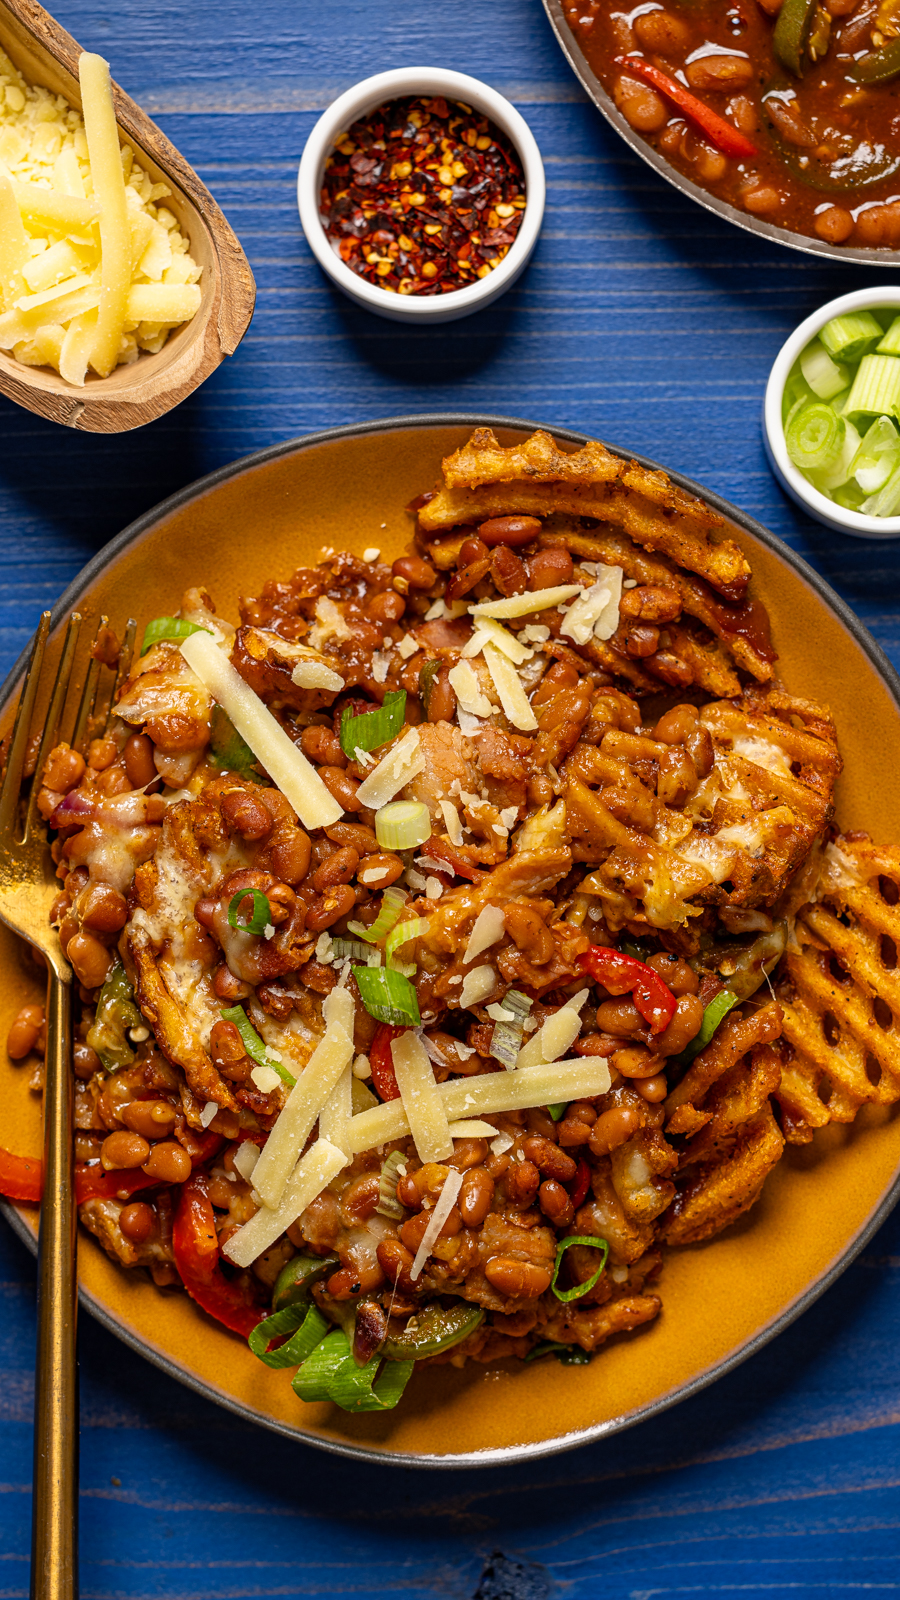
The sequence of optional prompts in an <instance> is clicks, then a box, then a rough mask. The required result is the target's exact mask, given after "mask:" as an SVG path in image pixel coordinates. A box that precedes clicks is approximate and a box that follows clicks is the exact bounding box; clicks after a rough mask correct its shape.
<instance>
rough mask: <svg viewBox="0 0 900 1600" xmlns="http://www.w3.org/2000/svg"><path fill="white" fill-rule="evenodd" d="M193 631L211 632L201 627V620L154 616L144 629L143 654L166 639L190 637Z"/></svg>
mask: <svg viewBox="0 0 900 1600" xmlns="http://www.w3.org/2000/svg"><path fill="white" fill-rule="evenodd" d="M192 633H209V629H208V628H201V626H200V624H199V622H187V621H185V619H184V617H154V618H153V621H152V622H148V623H147V626H146V628H145V629H144V639H143V643H142V645H141V655H142V656H145V655H146V654H147V651H148V650H152V648H153V646H154V645H155V644H161V643H162V641H163V640H164V639H189V638H190V636H191V634H192Z"/></svg>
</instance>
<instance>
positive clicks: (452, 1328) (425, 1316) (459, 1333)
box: [378, 1305, 484, 1361]
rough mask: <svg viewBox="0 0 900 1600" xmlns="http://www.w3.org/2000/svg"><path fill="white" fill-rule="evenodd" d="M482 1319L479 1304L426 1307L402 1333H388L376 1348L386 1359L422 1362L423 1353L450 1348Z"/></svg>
mask: <svg viewBox="0 0 900 1600" xmlns="http://www.w3.org/2000/svg"><path fill="white" fill-rule="evenodd" d="M483 1321H484V1310H483V1308H482V1307H481V1306H471V1305H469V1306H467V1305H455V1306H450V1307H449V1308H445V1307H444V1306H439V1305H430V1306H426V1307H425V1309H424V1311H417V1312H416V1314H415V1316H414V1317H411V1318H410V1320H409V1322H408V1323H407V1324H406V1327H405V1328H404V1330H403V1332H402V1333H398V1334H393V1335H391V1334H389V1335H388V1337H387V1338H386V1339H385V1340H384V1342H383V1344H381V1345H379V1347H378V1348H379V1354H380V1355H382V1356H385V1357H386V1359H387V1360H389V1361H424V1360H425V1358H426V1356H434V1355H437V1354H438V1353H439V1352H440V1351H444V1350H450V1349H452V1347H453V1346H454V1345H455V1344H459V1343H460V1342H461V1340H463V1339H465V1338H467V1337H468V1335H469V1334H470V1333H474V1332H475V1329H476V1328H478V1327H480V1326H481V1324H482V1322H483Z"/></svg>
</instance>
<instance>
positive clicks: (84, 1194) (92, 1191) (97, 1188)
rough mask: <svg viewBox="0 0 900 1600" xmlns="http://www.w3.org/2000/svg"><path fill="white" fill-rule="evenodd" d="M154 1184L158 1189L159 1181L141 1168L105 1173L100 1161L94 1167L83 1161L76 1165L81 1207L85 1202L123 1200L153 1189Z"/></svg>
mask: <svg viewBox="0 0 900 1600" xmlns="http://www.w3.org/2000/svg"><path fill="white" fill-rule="evenodd" d="M154 1184H155V1185H156V1187H157V1188H158V1187H159V1179H158V1178H151V1177H150V1175H149V1173H146V1172H142V1171H141V1169H140V1167H130V1168H128V1169H127V1170H126V1169H124V1168H117V1169H116V1170H114V1171H113V1172H104V1170H103V1168H102V1167H101V1165H100V1163H99V1161H98V1162H96V1163H95V1164H93V1165H92V1166H87V1165H85V1164H84V1163H83V1162H81V1161H78V1162H76V1164H75V1204H76V1205H79V1206H81V1205H83V1204H84V1202H85V1200H117V1199H121V1197H122V1195H124V1194H137V1192H138V1190H139V1189H152V1188H153V1186H154Z"/></svg>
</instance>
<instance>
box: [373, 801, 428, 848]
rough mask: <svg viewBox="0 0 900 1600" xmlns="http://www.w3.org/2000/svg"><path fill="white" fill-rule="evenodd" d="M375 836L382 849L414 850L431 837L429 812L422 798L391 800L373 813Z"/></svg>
mask: <svg viewBox="0 0 900 1600" xmlns="http://www.w3.org/2000/svg"><path fill="white" fill-rule="evenodd" d="M375 837H376V839H377V840H378V843H379V844H380V845H381V847H382V849H383V850H415V848H416V846H417V845H420V844H424V843H425V840H426V839H430V838H431V813H430V812H429V810H428V807H427V806H426V805H425V803H424V802H423V801H422V800H391V801H390V803H389V804H388V805H386V806H382V807H381V810H380V811H376V813H375Z"/></svg>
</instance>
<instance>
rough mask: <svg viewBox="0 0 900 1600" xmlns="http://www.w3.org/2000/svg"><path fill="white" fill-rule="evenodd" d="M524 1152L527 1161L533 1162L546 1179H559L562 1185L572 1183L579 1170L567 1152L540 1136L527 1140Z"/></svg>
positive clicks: (523, 1147) (533, 1136)
mask: <svg viewBox="0 0 900 1600" xmlns="http://www.w3.org/2000/svg"><path fill="white" fill-rule="evenodd" d="M522 1150H523V1151H524V1154H525V1157H526V1159H527V1160H528V1161H533V1162H534V1164H535V1166H536V1167H538V1168H539V1169H540V1171H541V1173H542V1174H543V1176H544V1177H545V1178H557V1179H559V1181H560V1182H561V1183H570V1182H571V1180H572V1179H573V1178H574V1176H575V1173H576V1171H577V1170H578V1169H577V1167H576V1164H575V1162H574V1161H573V1160H572V1157H571V1156H567V1155H566V1152H565V1150H560V1149H559V1147H558V1146H557V1145H555V1144H553V1143H552V1142H551V1140H550V1139H542V1138H541V1137H540V1135H539V1134H532V1135H531V1136H530V1137H529V1138H527V1139H526V1140H525V1142H524V1144H523V1145H522Z"/></svg>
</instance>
